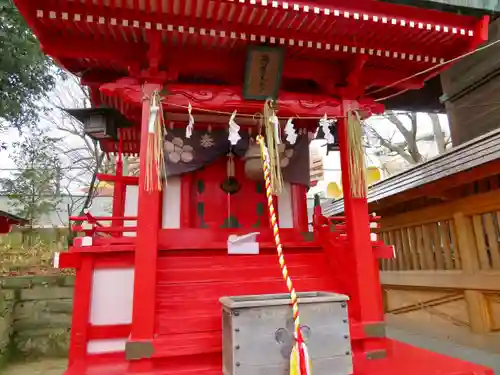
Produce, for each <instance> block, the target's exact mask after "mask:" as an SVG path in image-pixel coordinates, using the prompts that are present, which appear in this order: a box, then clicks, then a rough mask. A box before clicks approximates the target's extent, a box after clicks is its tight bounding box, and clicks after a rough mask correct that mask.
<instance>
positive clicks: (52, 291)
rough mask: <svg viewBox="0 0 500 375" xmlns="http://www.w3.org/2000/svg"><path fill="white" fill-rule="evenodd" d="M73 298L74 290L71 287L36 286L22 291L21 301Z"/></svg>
mask: <svg viewBox="0 0 500 375" xmlns="http://www.w3.org/2000/svg"><path fill="white" fill-rule="evenodd" d="M71 298H73V288H70V287H52V288H45V287H43V286H35V287H33V288H31V289H23V290H21V296H20V300H21V301H33V300H54V299H71Z"/></svg>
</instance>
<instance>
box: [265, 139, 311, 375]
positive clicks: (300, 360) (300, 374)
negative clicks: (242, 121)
mask: <svg viewBox="0 0 500 375" xmlns="http://www.w3.org/2000/svg"><path fill="white" fill-rule="evenodd" d="M257 142H258V143H259V145H260V152H261V157H262V162H263V170H264V180H265V186H266V197H267V205H268V208H269V215H270V217H271V226H272V230H273V234H274V241H275V243H276V250H277V252H278V260H279V264H280V268H281V273H282V274H283V279H284V280H285V282H286V286H287V288H288V292H289V293H290V298H291V300H292V310H293V322H294V335H295V340H296V342H295V345H294V347H293V350H292V354H291V356H290V375H311V374H312V373H311V367H310V360H309V354H308V351H307V347H306V345H305V343H304V338H303V337H302V332H301V330H300V317H299V301H298V297H297V293H296V292H295V288H294V287H293V283H292V279H290V276H289V275H288V268H287V266H286V262H285V256H284V255H283V246H282V244H281V239H280V234H279V226H278V222H277V219H276V211H275V210H274V203H273V192H272V187H271V173H270V161H269V153H268V150H267V147H266V145H265V143H264V138H263V137H262V136H261V135H259V136H257Z"/></svg>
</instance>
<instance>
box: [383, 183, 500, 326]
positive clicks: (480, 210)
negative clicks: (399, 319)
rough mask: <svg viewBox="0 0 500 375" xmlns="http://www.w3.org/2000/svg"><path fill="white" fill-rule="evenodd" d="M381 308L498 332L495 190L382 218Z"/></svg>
mask: <svg viewBox="0 0 500 375" xmlns="http://www.w3.org/2000/svg"><path fill="white" fill-rule="evenodd" d="M381 224H382V225H381V229H380V235H381V236H382V238H383V239H384V241H385V242H386V243H387V244H392V245H394V247H395V250H396V258H395V259H391V260H383V261H381V264H380V267H381V280H382V284H383V285H384V289H385V290H384V291H385V297H386V310H387V312H389V313H392V314H409V313H415V312H417V311H418V312H422V311H424V310H425V311H426V312H427V313H429V312H430V313H432V314H435V315H441V316H442V317H443V318H446V319H447V320H449V321H451V322H452V323H453V324H454V325H456V326H462V327H469V328H470V329H471V330H472V331H473V332H476V333H488V332H492V331H496V330H500V190H494V191H490V192H488V193H484V194H479V195H473V196H469V197H466V198H462V199H459V200H453V201H450V202H447V203H442V204H439V205H434V206H431V207H427V208H423V209H420V210H414V211H410V212H406V213H403V214H398V215H395V216H390V217H385V218H383V220H382V223H381Z"/></svg>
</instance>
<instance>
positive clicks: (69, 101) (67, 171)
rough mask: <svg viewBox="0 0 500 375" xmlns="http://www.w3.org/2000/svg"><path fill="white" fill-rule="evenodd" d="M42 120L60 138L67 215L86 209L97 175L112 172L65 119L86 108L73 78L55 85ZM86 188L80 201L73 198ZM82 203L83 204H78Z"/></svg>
mask: <svg viewBox="0 0 500 375" xmlns="http://www.w3.org/2000/svg"><path fill="white" fill-rule="evenodd" d="M46 107H48V108H49V110H48V111H46V113H45V114H44V118H43V119H44V120H45V121H46V122H48V123H49V124H50V128H51V129H53V130H54V132H56V133H57V134H58V135H60V137H61V141H60V142H58V143H57V144H56V145H55V147H56V149H57V151H58V152H59V154H60V155H61V156H62V159H63V163H64V164H65V166H64V168H63V171H64V174H63V177H62V179H61V182H62V184H63V186H62V187H61V190H62V191H63V192H64V193H65V194H66V195H67V196H68V197H69V198H70V201H71V203H70V204H69V206H68V209H69V210H70V212H69V214H72V213H74V210H76V209H78V207H81V209H80V211H82V210H83V209H84V208H86V207H88V206H89V204H90V203H91V201H92V198H93V196H94V195H95V192H96V189H95V185H96V180H97V179H96V177H97V173H99V172H101V173H110V172H112V171H114V169H115V160H114V158H113V157H106V155H105V154H104V153H103V152H102V151H101V150H100V148H99V145H98V144H97V142H95V141H93V140H92V139H90V138H89V137H88V136H86V135H85V132H84V127H83V124H82V123H81V122H80V121H78V120H77V119H75V118H74V117H73V116H71V115H69V114H68V113H67V112H66V111H65V110H64V109H65V108H89V107H90V95H89V92H88V89H87V88H86V87H85V86H82V85H81V84H80V81H79V79H78V78H77V77H75V76H73V75H71V74H67V75H66V77H65V79H64V80H61V82H60V83H59V84H58V85H56V88H55V89H54V90H53V92H52V95H51V96H50V97H49V99H48V102H47V105H46ZM82 188H87V194H86V196H85V197H84V198H81V197H79V198H75V199H74V192H75V190H81V189H82ZM82 200H83V203H82Z"/></svg>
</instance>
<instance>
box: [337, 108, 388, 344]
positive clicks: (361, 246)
mask: <svg viewBox="0 0 500 375" xmlns="http://www.w3.org/2000/svg"><path fill="white" fill-rule="evenodd" d="M347 110H348V108H345V107H344V110H343V113H344V117H342V118H340V119H339V120H338V137H339V145H340V163H341V168H342V190H343V192H344V213H345V217H346V226H347V238H348V243H349V254H351V258H350V259H349V260H350V262H352V268H351V272H354V274H353V275H352V278H351V280H352V282H353V283H354V285H353V287H352V290H351V294H352V295H351V304H350V313H351V314H350V315H351V317H352V318H354V319H355V320H356V321H357V322H359V323H361V324H365V325H366V324H373V323H375V324H376V323H380V322H382V321H383V320H384V314H383V305H382V290H381V285H380V275H379V270H378V262H377V259H376V258H375V255H374V252H373V248H372V244H371V239H370V223H369V216H368V202H367V199H366V198H355V197H353V196H352V194H351V188H350V185H351V181H350V176H349V154H348V152H349V148H348V132H347V126H348V122H347V119H346V118H345V116H346V114H347ZM373 341H377V340H366V341H365V342H364V345H363V351H364V352H368V351H374V350H377V349H380V344H381V343H380V340H378V342H373Z"/></svg>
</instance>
